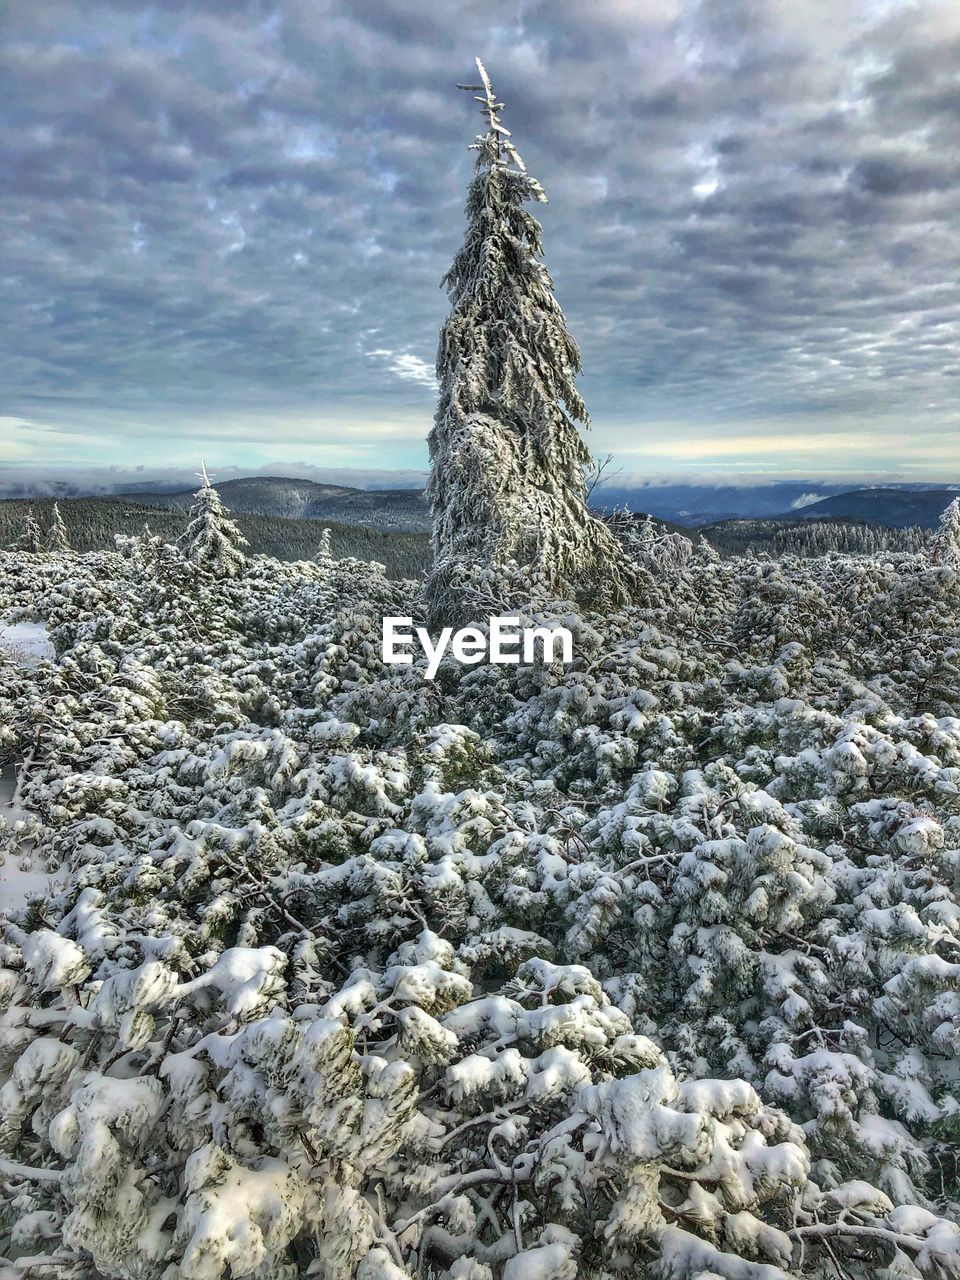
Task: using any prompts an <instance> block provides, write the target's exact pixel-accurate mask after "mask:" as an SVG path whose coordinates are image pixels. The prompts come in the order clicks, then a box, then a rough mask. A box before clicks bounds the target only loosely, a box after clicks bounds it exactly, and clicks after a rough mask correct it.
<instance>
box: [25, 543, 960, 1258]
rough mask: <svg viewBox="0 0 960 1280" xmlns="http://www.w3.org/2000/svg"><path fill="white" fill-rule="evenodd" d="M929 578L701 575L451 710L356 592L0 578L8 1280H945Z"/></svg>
mask: <svg viewBox="0 0 960 1280" xmlns="http://www.w3.org/2000/svg"><path fill="white" fill-rule="evenodd" d="M641 535H642V537H643V539H645V540H646V539H649V540H651V541H652V542H653V544H654V546H656V544H657V543H658V541H659V536H658V535H657V534H656V532H655V531H654V530H652V529H651V530H646V531H644V530H641ZM648 554H650V552H649V548H648ZM930 559H931V557H930V556H928V555H927V554H925V553H919V554H910V553H891V552H884V553H882V554H878V555H876V556H858V557H854V556H847V555H838V554H836V553H833V554H830V555H828V556H824V557H822V558H812V559H811V558H800V557H796V556H784V557H783V558H781V559H780V560H772V559H757V558H741V559H733V560H720V559H719V558H718V557H717V556H716V555H715V554H714V553H713V552H712V550H711V548H710V547H709V545H704V544H702V543H701V544H700V545H698V546H697V547H695V548H693V549H692V551H691V552H690V554H689V555H688V556H687V557H686V558H685V559H683V560H682V561H681V559H680V558H678V557H676V556H668V557H666V558H665V559H663V560H658V559H657V557H656V556H655V555H654V556H653V558H652V559H651V561H650V563H651V565H653V566H654V567H653V568H650V569H648V570H647V571H646V574H647V579H648V582H647V587H646V593H645V599H644V603H643V604H642V606H641V605H630V606H625V607H624V608H622V609H621V610H619V611H615V612H614V611H606V612H583V613H579V614H578V613H577V611H576V610H575V609H574V608H573V606H572V604H571V603H570V602H566V603H564V602H563V601H556V602H555V603H554V604H553V605H552V606H551V608H550V609H549V610H548V611H543V612H537V613H528V614H527V615H526V618H525V620H526V621H528V622H531V623H533V622H537V623H543V624H551V625H552V624H555V623H556V622H558V621H562V622H563V623H564V624H565V625H568V626H570V627H571V628H572V629H573V630H574V641H575V643H574V653H575V660H574V662H573V664H571V665H570V666H568V667H563V666H561V665H560V664H554V665H552V666H543V665H536V666H513V667H510V666H490V665H486V664H483V663H481V664H478V665H475V666H471V667H464V666H460V665H459V664H458V663H456V662H455V661H454V660H453V659H452V658H449V659H445V661H444V663H443V664H442V666H441V669H440V672H439V675H438V678H437V680H436V681H435V682H433V683H428V682H426V681H424V680H423V679H422V669H421V667H420V666H417V665H415V666H413V667H410V668H398V667H386V666H384V665H383V664H382V661H381V658H380V646H379V638H380V622H381V619H382V617H383V616H384V615H385V614H410V615H413V616H423V611H424V608H425V598H424V594H423V589H422V586H421V584H418V583H415V582H390V581H389V580H387V578H386V577H385V576H384V575H383V573H382V572H381V571H380V570H379V569H377V568H376V567H373V566H370V565H366V564H363V563H361V562H359V561H355V560H349V559H343V558H341V559H336V560H333V561H332V563H331V564H329V565H325V564H315V563H311V562H309V561H304V562H300V563H297V564H284V563H281V562H278V561H275V560H270V559H267V558H264V557H257V556H253V557H250V558H249V559H247V561H246V564H245V566H244V567H243V569H242V572H240V573H239V574H238V576H236V577H232V578H231V577H217V576H213V575H210V574H208V573H206V571H204V570H202V569H201V568H200V567H199V566H197V565H195V564H193V563H192V562H191V561H190V560H188V559H187V558H185V557H184V556H183V555H182V554H181V553H180V551H179V550H178V549H177V548H175V547H173V546H171V545H170V544H168V543H165V542H164V541H163V540H162V539H161V538H157V537H156V536H155V535H154V534H152V533H150V532H149V530H145V531H144V532H143V533H142V534H140V535H139V536H137V537H128V538H126V539H124V540H121V543H120V545H119V548H118V550H117V551H115V552H107V553H90V554H84V555H78V554H70V555H68V554H60V555H29V554H24V553H21V552H17V553H13V552H7V553H0V617H2V618H3V619H4V620H6V621H14V620H17V619H24V618H34V619H40V620H42V621H43V622H44V624H45V626H46V628H47V629H48V632H49V635H50V637H51V639H52V641H53V643H54V646H55V651H56V656H55V658H54V659H47V658H44V659H41V660H39V661H37V662H36V663H34V664H33V665H22V664H14V663H13V662H11V661H6V660H4V659H2V658H0V749H2V751H3V753H4V754H5V756H6V758H7V759H8V760H11V761H13V762H15V763H16V766H17V769H18V772H19V777H18V785H17V803H18V805H19V809H18V810H17V811H16V812H15V813H14V814H13V815H12V816H11V819H10V825H9V827H8V829H7V830H6V832H5V833H4V834H3V837H2V842H3V852H4V855H5V858H6V862H5V863H4V864H3V865H0V878H2V879H3V887H4V910H3V913H2V918H0V925H2V931H0V1006H2V1009H0V1255H2V1257H3V1258H4V1259H5V1260H6V1262H7V1265H8V1266H9V1267H10V1268H11V1270H12V1274H13V1275H21V1274H23V1275H26V1274H32V1273H33V1272H37V1273H38V1274H39V1273H41V1272H42V1273H44V1274H46V1275H52V1276H58V1277H59V1276H63V1277H69V1278H71V1280H72V1278H73V1277H76V1278H77V1280H80V1278H83V1280H87V1278H89V1280H94V1277H96V1276H104V1275H109V1276H116V1277H123V1278H124V1280H177V1278H179V1277H182V1278H183V1280H218V1278H219V1277H228V1276H237V1277H239V1276H246V1275H249V1276H256V1277H257V1278H258V1280H274V1278H276V1280H281V1278H282V1280H293V1277H295V1276H299V1275H306V1274H312V1275H317V1276H325V1277H337V1278H340V1277H343V1280H346V1278H347V1277H353V1276H356V1277H358V1278H359V1280H370V1278H371V1277H391V1278H392V1280H397V1277H402V1276H407V1277H414V1276H417V1275H422V1276H435V1277H437V1278H438V1280H463V1278H464V1277H474V1278H475V1280H530V1278H531V1277H569V1278H570V1280H573V1277H575V1276H582V1277H586V1278H588V1280H608V1278H610V1280H612V1277H614V1276H616V1275H620V1274H636V1275H644V1276H649V1277H651V1278H652V1280H705V1278H707V1277H709V1278H711V1280H712V1278H713V1277H716V1276H720V1277H724V1278H725V1280H785V1278H786V1277H805V1278H807V1280H823V1278H824V1277H826V1276H830V1275H836V1274H838V1273H839V1274H840V1275H842V1276H845V1277H850V1278H853V1280H893V1278H894V1277H897V1278H898V1280H902V1278H903V1277H914V1278H916V1277H918V1276H919V1277H923V1278H924V1280H943V1278H944V1277H950V1276H956V1275H957V1274H958V1273H960V1230H958V1227H957V1225H956V1224H957V1217H958V1199H960V1187H958V1162H957V1115H958V1114H960V1095H958V1093H957V1082H956V1072H955V1063H956V1054H957V1050H958V1048H960V901H958V892H960V891H958V884H960V807H958V795H960V716H958V701H960V672H958V669H957V654H958V652H960V633H958V627H960V623H958V616H960V613H958V604H960V579H958V575H957V574H956V573H955V572H952V571H949V570H946V569H945V567H944V566H943V565H932V564H931V563H930ZM201 580H202V582H203V593H204V598H205V601H206V604H205V607H204V608H203V609H202V610H198V608H197V595H196V587H197V583H198V581H201ZM951 655H952V656H951ZM24 866H28V867H30V868H32V873H33V874H35V875H36V874H39V873H41V872H44V871H45V872H46V874H48V875H50V876H51V877H52V878H51V880H50V881H49V882H44V881H43V880H42V876H41V877H40V878H41V885H40V887H37V886H36V885H35V884H34V882H32V881H31V882H30V884H29V885H28V887H27V889H25V890H24V891H23V892H22V893H20V894H19V896H16V897H15V896H14V895H13V894H12V893H10V894H9V895H8V894H7V892H6V886H7V885H10V884H13V883H15V881H14V880H10V879H9V878H8V877H9V876H10V875H11V874H14V875H18V874H19V875H22V874H26V873H24V872H23V871H22V868H23V867H24Z"/></svg>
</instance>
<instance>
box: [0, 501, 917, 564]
mask: <svg viewBox="0 0 960 1280" xmlns="http://www.w3.org/2000/svg"><path fill="white" fill-rule="evenodd" d="M28 509H30V510H32V511H33V514H34V518H35V519H36V521H37V523H38V524H39V526H40V528H41V530H42V531H43V532H44V533H45V532H46V530H47V529H48V528H49V526H50V524H51V521H52V519H53V499H51V498H33V499H30V500H29V501H27V500H26V499H20V498H9V499H5V500H2V501H0V548H3V547H7V546H9V545H10V543H12V542H15V541H16V539H17V538H18V537H19V536H20V534H21V533H22V532H23V524H24V520H25V518H26V513H27V510H28ZM60 512H61V515H62V516H63V520H64V524H65V525H66V527H67V535H68V537H69V539H70V545H71V547H72V548H73V549H74V550H75V551H102V550H110V549H111V548H112V547H113V540H114V536H115V535H116V534H118V533H119V534H134V533H140V532H141V530H142V529H143V526H144V524H149V526H150V528H151V529H152V530H153V532H154V533H157V534H160V536H161V537H163V538H164V539H165V540H166V541H168V542H175V541H176V540H177V539H178V538H179V536H180V534H181V533H182V532H183V530H184V529H185V528H186V524H187V519H188V516H187V513H186V511H168V510H164V509H163V508H162V507H148V506H144V505H141V504H140V503H136V502H128V501H118V500H117V499H115V498H107V499H103V498H66V499H64V498H61V499H60ZM231 517H232V518H233V519H234V520H236V523H237V524H238V525H239V526H240V528H241V530H242V531H243V535H244V537H245V538H246V539H247V540H248V542H249V543H250V551H251V552H252V553H253V554H259V555H266V556H273V557H275V558H276V559H277V560H312V559H313V557H314V554H315V553H316V550H317V546H318V544H319V541H320V533H321V531H322V530H323V529H324V528H329V530H330V536H331V544H332V551H333V554H334V556H337V557H343V556H354V557H356V558H357V559H358V560H378V561H379V562H380V563H381V564H384V565H386V567H387V574H388V576H389V577H391V578H420V577H423V575H424V574H425V573H426V571H427V569H428V567H429V565H430V541H429V538H428V537H427V535H426V534H423V533H398V532H395V531H380V530H377V529H368V528H365V527H363V526H361V525H346V524H338V523H336V522H333V521H328V520H301V519H295V518H292V517H288V516H260V515H247V514H244V513H242V512H236V511H234V512H231ZM635 518H636V519H637V521H638V522H639V521H641V520H644V519H646V517H645V516H644V515H642V514H638V515H637V516H636V517H635ZM654 524H655V525H656V526H657V527H658V529H660V530H667V531H669V532H671V533H679V534H682V535H683V536H684V537H688V538H690V539H691V540H692V541H693V542H695V543H696V542H697V541H699V538H700V535H703V536H705V537H706V538H707V539H708V540H709V542H710V543H711V545H712V546H713V547H714V549H715V550H716V551H717V552H719V554H720V555H721V556H724V557H727V556H741V555H747V554H748V553H750V552H753V553H754V554H758V555H759V554H762V553H764V552H765V553H766V554H768V555H771V556H774V557H780V556H783V555H795V556H801V557H804V558H806V557H808V556H819V555H824V554H827V553H829V552H831V551H839V552H843V553H845V554H848V555H864V554H867V555H872V554H875V553H876V552H877V551H918V550H919V549H920V548H922V547H923V546H924V544H925V543H926V541H927V538H928V534H927V533H926V531H925V530H923V529H888V528H885V527H884V526H882V525H878V524H870V523H867V522H866V521H859V520H847V519H843V518H834V519H831V520H818V521H809V520H796V521H793V520H791V521H781V520H722V521H719V522H718V523H716V524H712V525H706V526H704V527H703V528H701V529H687V528H684V527H682V526H680V525H676V524H671V523H670V522H669V521H663V520H655V521H654Z"/></svg>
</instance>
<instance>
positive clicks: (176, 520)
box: [0, 498, 429, 577]
mask: <svg viewBox="0 0 960 1280" xmlns="http://www.w3.org/2000/svg"><path fill="white" fill-rule="evenodd" d="M58 505H59V509H60V512H61V514H62V516H63V522H64V526H65V528H66V531H67V537H68V540H69V542H70V545H71V547H73V548H74V549H75V550H77V551H106V550H110V549H112V547H113V545H114V538H115V536H116V535H117V534H120V535H122V536H130V535H132V534H137V533H140V532H141V531H142V529H143V526H144V525H145V524H149V526H150V528H151V529H152V530H153V531H154V532H155V533H157V534H159V535H160V536H161V537H163V539H164V540H165V541H167V542H176V540H177V539H178V538H179V537H180V535H181V534H182V533H183V531H184V529H185V528H186V527H187V521H188V514H187V511H186V510H183V511H181V510H176V511H167V510H163V509H159V508H156V507H151V506H147V505H145V504H141V503H139V502H126V501H121V500H119V499H114V498H67V499H61V500H60V502H59V504H58ZM31 510H32V512H33V515H34V518H35V519H36V521H37V524H38V526H39V527H40V529H41V532H45V531H46V530H47V529H48V528H49V527H50V525H51V523H52V521H53V501H52V500H51V499H48V498H36V499H31V500H29V501H27V500H21V499H7V500H5V501H0V547H7V546H10V544H11V543H13V542H15V541H16V540H17V539H18V538H19V537H20V536H21V534H22V532H23V528H24V524H25V521H26V518H27V513H28V512H29V511H31ZM237 523H238V524H239V526H240V528H241V529H242V531H243V533H244V535H245V537H246V538H247V541H248V542H249V544H250V547H251V549H252V550H253V551H254V552H257V553H259V554H262V555H267V556H274V557H275V558H276V559H278V560H310V559H312V558H313V556H314V554H315V552H316V550H317V545H318V543H319V541H320V535H321V532H322V530H323V528H324V525H322V524H320V523H318V522H317V521H316V520H296V519H285V518H282V517H280V516H275V517H270V516H257V515H238V516H237ZM329 528H330V536H331V540H332V548H333V551H334V553H335V554H336V555H338V556H357V557H359V558H360V559H363V560H377V561H379V562H380V563H381V564H384V565H386V567H387V573H388V575H389V576H390V577H418V576H420V575H421V574H422V573H423V572H424V571H425V568H426V565H427V562H428V556H429V545H428V541H427V538H426V536H425V535H424V534H417V533H399V532H388V533H384V532H382V531H380V530H379V529H367V528H364V527H363V526H360V525H356V526H354V525H351V526H348V525H338V524H330V525H329Z"/></svg>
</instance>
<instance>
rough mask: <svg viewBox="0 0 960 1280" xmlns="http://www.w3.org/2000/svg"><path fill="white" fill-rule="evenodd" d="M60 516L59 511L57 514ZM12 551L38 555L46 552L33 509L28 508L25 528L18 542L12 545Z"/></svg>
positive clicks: (24, 523)
mask: <svg viewBox="0 0 960 1280" xmlns="http://www.w3.org/2000/svg"><path fill="white" fill-rule="evenodd" d="M57 514H58V515H59V511H58V512H57ZM10 550H11V551H28V552H30V554H31V555H38V554H39V553H40V552H41V551H43V550H44V537H43V534H42V533H41V531H40V526H39V525H38V524H37V521H36V518H35V516H34V514H33V507H27V511H26V514H25V516H24V518H23V528H22V531H21V533H20V536H19V537H18V538H17V539H16V541H14V542H11V543H10Z"/></svg>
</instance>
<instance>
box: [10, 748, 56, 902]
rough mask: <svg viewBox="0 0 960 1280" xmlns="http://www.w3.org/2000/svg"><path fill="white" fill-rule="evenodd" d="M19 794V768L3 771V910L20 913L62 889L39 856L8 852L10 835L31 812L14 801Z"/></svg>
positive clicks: (54, 874) (54, 875) (11, 767)
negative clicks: (33, 900)
mask: <svg viewBox="0 0 960 1280" xmlns="http://www.w3.org/2000/svg"><path fill="white" fill-rule="evenodd" d="M16 793H17V776H16V767H15V766H14V765H12V764H8V765H5V766H4V767H3V769H2V770H0V911H19V910H20V909H21V908H22V907H25V906H26V904H27V903H28V902H29V901H30V899H31V898H37V897H49V896H50V895H51V894H53V893H55V892H56V891H57V889H58V887H59V882H60V879H61V877H60V875H59V874H58V873H51V872H49V871H48V870H47V869H46V866H45V865H44V863H43V861H42V859H41V858H39V857H36V858H35V857H33V856H32V855H31V854H30V853H29V852H24V853H20V854H17V855H13V854H10V853H8V852H7V850H6V847H5V846H6V843H7V832H9V831H10V829H11V828H12V827H13V825H14V823H16V822H19V821H22V820H23V819H24V818H26V817H28V816H29V815H28V813H27V811H26V810H25V809H23V808H21V807H20V805H18V804H16V803H15V802H14V799H15V796H16Z"/></svg>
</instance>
